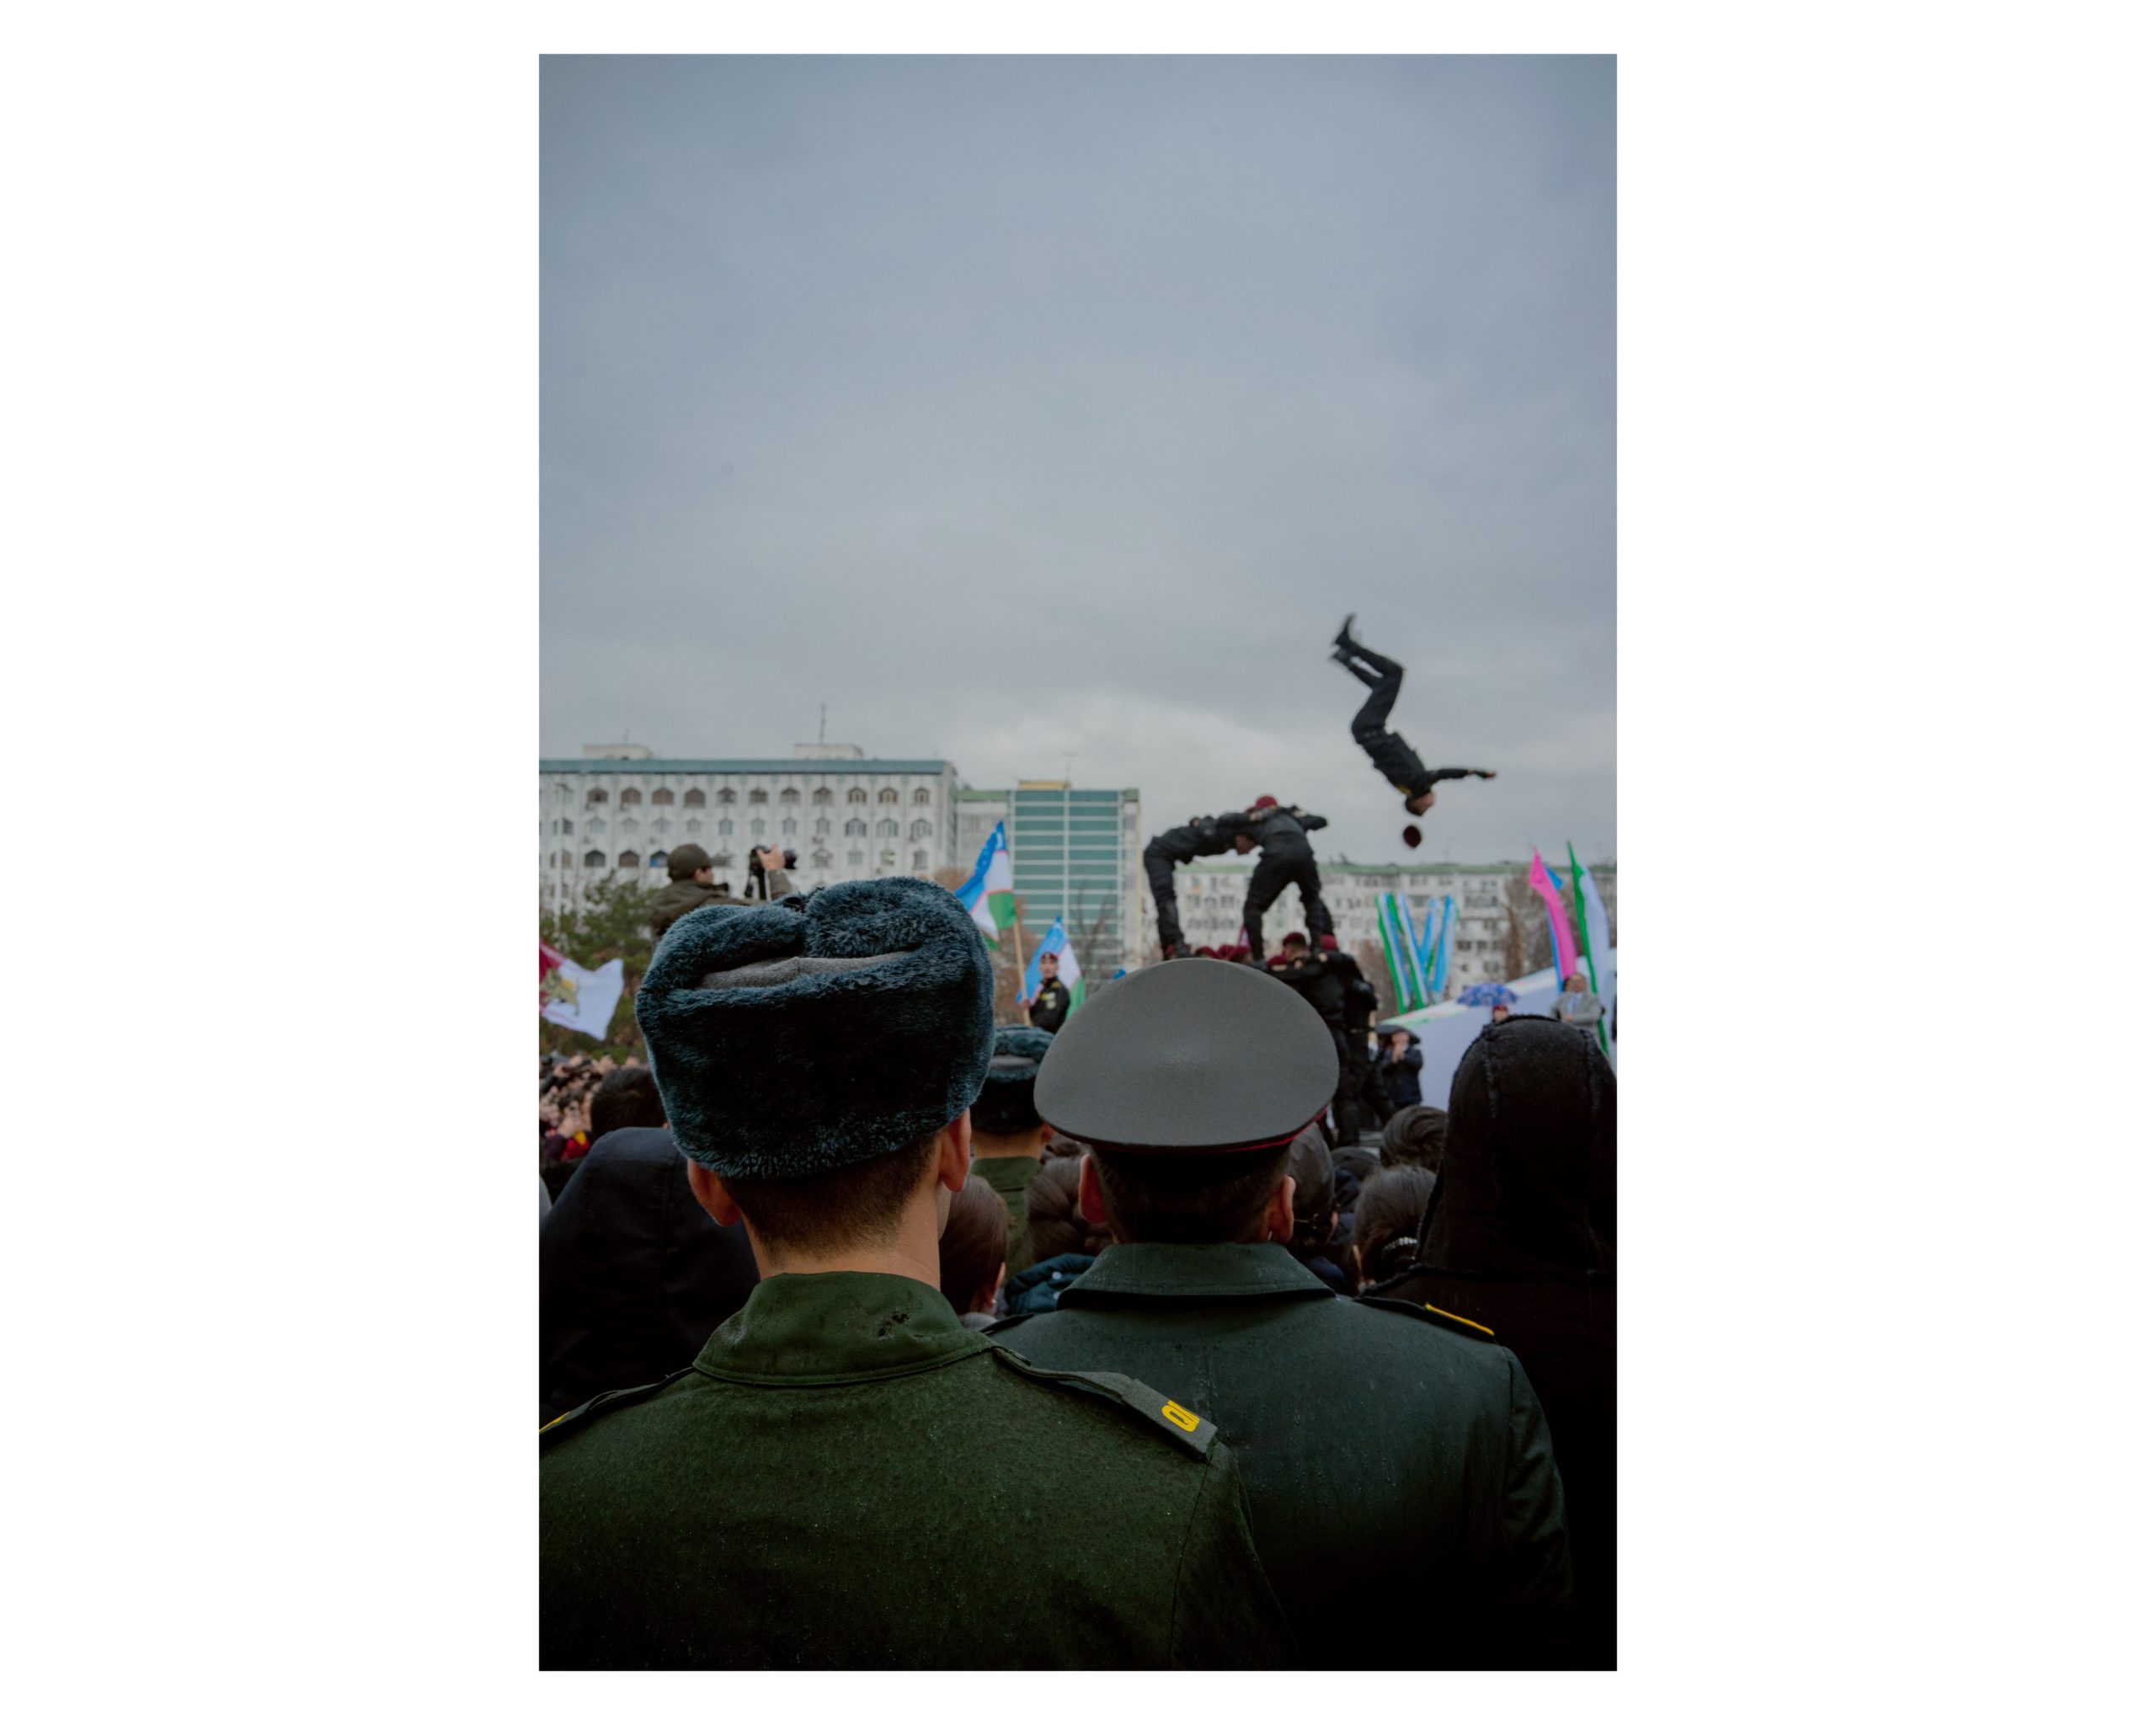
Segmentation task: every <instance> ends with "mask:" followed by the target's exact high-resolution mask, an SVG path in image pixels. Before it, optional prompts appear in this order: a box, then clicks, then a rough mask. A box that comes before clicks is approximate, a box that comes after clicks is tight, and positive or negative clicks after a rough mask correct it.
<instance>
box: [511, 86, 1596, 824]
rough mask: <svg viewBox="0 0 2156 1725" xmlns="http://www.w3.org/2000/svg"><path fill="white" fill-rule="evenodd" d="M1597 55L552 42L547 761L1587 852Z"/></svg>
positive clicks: (547, 148)
mask: <svg viewBox="0 0 2156 1725" xmlns="http://www.w3.org/2000/svg"><path fill="white" fill-rule="evenodd" d="M1615 103H1616V89H1615V69H1614V61H1610V60H1608V59H1604V58H1592V59H1541V60H1493V59H1390V60H1385V59H1378V60H1364V59H1198V60H1187V59H1185V60H1177V59H1121V60H1118V59H1017V60H1006V59H974V60H942V59H906V60H889V59H885V60H873V59H861V60H851V59H833V60H785V59H746V58H744V59H686V58H684V59H609V60H590V59H558V58H557V59H550V60H548V61H546V62H544V66H543V69H542V110H541V128H542V138H541V152H542V167H541V200H542V231H541V250H542V269H541V290H542V307H541V309H542V377H541V389H542V411H541V444H542V449H541V461H542V574H541V630H542V675H541V691H542V693H541V713H540V745H541V749H542V753H545V754H548V755H574V754H575V753H576V752H577V751H578V750H579V748H580V746H581V745H583V744H584V743H586V742H595V741H600V740H609V739H619V738H620V737H621V736H622V734H624V733H625V732H626V733H627V734H628V735H629V736H631V737H632V738H633V739H634V740H637V741H638V742H641V743H644V744H647V745H650V746H652V747H653V748H655V749H657V750H659V751H660V752H661V753H664V754H672V755H689V756H784V755H787V754H788V753H790V752H791V749H792V745H793V744H794V743H796V742H797V741H808V740H813V739H814V737H815V735H816V726H817V706H818V703H819V702H828V703H829V706H830V720H829V725H828V732H827V734H828V735H829V737H830V739H831V740H834V741H845V742H853V743H858V744H860V745H862V747H863V748H864V749H866V750H867V752H868V753H870V754H872V755H883V756H938V757H942V758H945V759H947V760H950V761H953V762H955V763H956V764H957V766H958V771H959V772H960V773H961V775H963V777H964V778H965V780H966V781H967V782H969V783H971V784H973V785H975V786H1000V785H1006V784H1009V783H1011V782H1015V781H1016V780H1017V779H1019V778H1052V777H1064V776H1065V769H1066V766H1067V768H1068V771H1069V774H1070V777H1072V778H1073V779H1074V781H1075V782H1077V783H1079V784H1081V785H1098V786H1120V785H1135V786H1137V787H1138V788H1139V789H1140V791H1141V792H1142V793H1143V794H1144V798H1145V825H1146V829H1147V830H1148V831H1149V832H1150V831H1157V830H1160V829H1161V827H1164V826H1166V825H1172V824H1173V823H1174V822H1176V821H1177V820H1182V818H1184V817H1185V816H1187V815H1188V814H1192V813H1193V812H1195V811H1197V810H1199V809H1205V810H1215V809H1225V808H1229V807H1235V806H1240V805H1241V804H1245V803H1246V802H1248V801H1249V800H1251V798H1254V797H1256V796H1257V795H1259V794H1260V793H1272V794H1273V795H1275V796H1278V797H1279V798H1281V799H1282V800H1283V801H1294V802H1299V803H1301V804H1303V805H1304V806H1305V808H1310V809H1317V810H1319V811H1321V812H1322V813H1324V814H1327V815H1329V816H1330V817H1331V821H1332V828H1331V830H1330V831H1329V832H1327V833H1325V834H1323V835H1321V836H1320V854H1321V856H1326V857H1330V856H1331V855H1333V854H1335V853H1337V852H1342V851H1344V852H1347V854H1348V855H1350V856H1353V857H1355V858H1357V859H1358V860H1368V861H1386V860H1396V859H1401V858H1404V857H1406V856H1408V855H1409V854H1411V853H1410V852H1408V851H1407V850H1406V846H1404V845H1403V844H1402V842H1401V826H1402V825H1404V824H1405V822H1406V819H1407V817H1406V814H1405V812H1404V811H1403V810H1402V809H1401V799H1400V798H1399V795H1398V794H1397V793H1396V792H1394V791H1393V790H1391V789H1390V788H1389V787H1388V786H1387V785H1386V784H1385V782H1384V781H1383V780H1382V779H1380V777H1379V776H1378V774H1377V773H1376V772H1375V771H1374V770H1373V769H1372V767H1371V766H1370V765H1369V761H1368V760H1367V759H1366V758H1365V757H1364V755H1363V754H1362V753H1361V751H1360V750H1358V749H1357V748H1356V746H1355V745H1354V742H1353V740H1352V739H1351V738H1350V737H1349V735H1348V720H1349V718H1350V717H1351V715H1352V714H1353V712H1354V710H1355V708H1356V707H1357V706H1358V704H1359V703H1360V702H1361V700H1362V697H1363V694H1364V691H1363V689H1362V687H1361V686H1360V685H1359V684H1358V683H1356V682H1355V681H1353V678H1351V677H1350V676H1348V673H1347V672H1346V671H1345V670H1342V669H1341V668H1340V667H1339V666H1337V665H1334V664H1332V663H1331V661H1330V660H1328V659H1327V657H1326V653H1327V645H1328V642H1329V640H1330V638H1331V635H1332V633H1333V631H1334V630H1335V629H1336V628H1337V627H1338V626H1339V623H1340V620H1341V617H1342V614H1343V613H1345V612H1346V611H1350V610H1353V611H1355V612H1357V613H1358V619H1359V621H1358V630H1359V632H1360V633H1362V634H1363V635H1364V638H1365V639H1367V640H1368V641H1369V642H1370V643H1371V644H1373V645H1374V646H1377V647H1379V648H1380V649H1382V650H1384V651H1385V652H1387V653H1390V654H1391V655H1392V656H1393V657H1395V658H1397V659H1399V660H1402V661H1404V662H1405V663H1406V666H1407V672H1408V675H1407V681H1406V690H1405V692H1404V693H1403V694H1402V696H1401V700H1400V702H1399V705H1398V707H1397V708H1396V709H1395V713H1394V718H1393V725H1394V728H1395V729H1398V730H1400V731H1401V733H1402V734H1405V735H1406V738H1407V740H1409V742H1411V743H1412V745H1414V746H1415V747H1416V749H1417V750H1418V751H1419V752H1420V753H1421V754H1422V757H1423V759H1424V760H1425V761H1427V762H1428V763H1429V764H1431V765H1432V766H1438V765H1460V766H1487V767H1492V768H1495V769H1497V772H1499V773H1500V774H1501V777H1499V778H1498V779H1497V780H1496V781H1495V782H1491V783H1483V782H1469V783H1467V784H1465V785H1460V786H1454V785H1447V786H1444V787H1442V788H1440V789H1439V791H1438V804H1437V807H1436V808H1435V809H1433V811H1432V813H1431V814H1430V815H1429V816H1428V817H1426V818H1425V819H1424V820H1423V821H1422V826H1423V829H1424V832H1425V835H1426V836H1427V838H1428V841H1429V842H1428V845H1426V846H1425V848H1424V850H1423V852H1422V853H1421V854H1422V855H1423V856H1431V855H1437V856H1449V857H1453V858H1454V859H1456V860H1460V861H1485V860H1492V859H1495V858H1497V857H1521V856H1524V854H1525V853H1526V850H1527V846H1528V845H1529V843H1530V842H1536V843H1540V845H1541V846H1543V848H1544V850H1545V852H1548V851H1550V850H1551V849H1552V848H1553V847H1554V848H1555V849H1556V850H1557V851H1558V852H1560V853H1561V852H1562V849H1563V846H1564V843H1565V841H1566V839H1567V838H1571V839H1572V840H1574V841H1577V844H1578V846H1579V848H1580V854H1581V857H1582V860H1583V861H1584V860H1587V859H1588V857H1589V855H1590V854H1592V855H1593V856H1594V857H1604V856H1609V855H1614V846H1615V840H1616V770H1615V762H1616V640H1615V622H1616V590H1615V529H1616V519H1615V515H1616V511H1615V481H1616V473H1615V465H1616V449H1615V395H1616V352H1615V323H1616V304H1615V296H1616V287H1615V264H1616V258H1615V186H1616V180H1615V160H1614V158H1615V142H1616V140H1615Z"/></svg>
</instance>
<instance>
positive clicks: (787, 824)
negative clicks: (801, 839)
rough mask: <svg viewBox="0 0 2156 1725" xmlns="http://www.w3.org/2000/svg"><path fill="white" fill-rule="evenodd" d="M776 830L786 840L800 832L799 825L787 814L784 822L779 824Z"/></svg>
mask: <svg viewBox="0 0 2156 1725" xmlns="http://www.w3.org/2000/svg"><path fill="white" fill-rule="evenodd" d="M778 830H779V831H780V832H781V833H782V834H784V835H785V836H787V838H792V836H794V834H796V833H798V832H799V831H800V830H801V823H800V822H799V821H798V820H795V819H794V818H793V817H792V815H791V814H789V815H787V817H786V819H785V820H782V821H781V822H779V824H778Z"/></svg>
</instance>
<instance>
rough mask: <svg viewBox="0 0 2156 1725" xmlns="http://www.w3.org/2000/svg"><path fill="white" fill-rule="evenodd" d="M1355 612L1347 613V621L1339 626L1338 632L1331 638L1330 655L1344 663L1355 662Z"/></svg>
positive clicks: (1350, 663)
mask: <svg viewBox="0 0 2156 1725" xmlns="http://www.w3.org/2000/svg"><path fill="white" fill-rule="evenodd" d="M1354 628H1355V613H1354V612H1353V611H1349V612H1348V621H1347V622H1344V623H1342V624H1341V626H1340V633H1338V634H1337V635H1335V636H1334V637H1333V638H1332V657H1333V658H1334V659H1336V660H1338V661H1339V662H1340V663H1341V664H1342V665H1353V664H1354V662H1355V649H1356V646H1357V642H1356V640H1355V636H1354V633H1353V631H1354Z"/></svg>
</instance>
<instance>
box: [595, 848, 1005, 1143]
mask: <svg viewBox="0 0 2156 1725" xmlns="http://www.w3.org/2000/svg"><path fill="white" fill-rule="evenodd" d="M636 1012H637V1025H638V1028H639V1029H641V1030H642V1031H643V1037H644V1044H645V1046H646V1047H647V1048H648V1049H649V1050H650V1053H651V1066H652V1071H653V1072H654V1074H656V1075H657V1076H658V1079H659V1092H660V1094H661V1095H663V1096H664V1097H665V1099H666V1119H667V1124H669V1125H670V1126H671V1127H672V1128H673V1130H674V1137H675V1142H677V1143H678V1144H680V1146H681V1149H682V1151H683V1152H684V1153H685V1154H686V1155H687V1156H690V1157H691V1159H692V1160H694V1161H696V1162H702V1164H703V1165H704V1166H705V1167H707V1168H711V1169H712V1170H713V1171H715V1172H718V1174H720V1175H722V1176H728V1175H731V1176H734V1177H736V1178H747V1179H760V1180H790V1179H799V1178H805V1177H807V1176H809V1175H812V1174H828V1173H832V1172H835V1171H837V1170H838V1169H841V1168H846V1167H853V1166H854V1165H855V1164H856V1163H857V1162H868V1161H871V1160H873V1158H874V1157H877V1156H887V1155H889V1154H890V1153H891V1152H892V1151H898V1150H903V1149H905V1147H906V1146H908V1145H910V1144H918V1143H919V1142H920V1141H921V1140H922V1139H924V1138H926V1137H927V1136H929V1135H930V1134H931V1133H933V1132H936V1131H937V1130H940V1129H941V1128H942V1127H944V1126H947V1125H948V1124H950V1123H951V1122H952V1121H953V1120H955V1119H958V1116H959V1115H960V1114H963V1113H964V1112H965V1111H966V1110H967V1108H970V1107H971V1106H972V1105H973V1102H974V1097H977V1096H978V1095H979V1093H980V1088H981V1084H982V1081H983V1080H984V1079H985V1077H986V1076H987V1072H988V1063H989V1055H990V1049H991V1046H992V1044H993V1041H994V1037H995V978H994V973H993V972H992V970H991V969H990V964H989V956H988V948H987V947H986V946H985V944H984V943H982V940H981V937H980V931H979V929H978V928H976V927H974V921H973V919H972V917H970V916H968V915H967V914H966V911H965V910H964V907H963V906H962V905H960V904H959V903H958V899H957V897H956V895H953V893H952V892H951V891H950V890H949V889H947V888H944V887H939V886H936V885H934V884H931V883H930V882H927V881H925V880H910V879H882V880H851V881H846V882H842V883H841V884H839V885H836V886H830V887H825V888H824V889H821V890H819V891H817V892H814V893H811V894H809V895H807V896H806V897H805V898H804V897H803V896H802V895H798V894H796V895H792V896H791V897H788V898H784V899H781V900H776V902H774V903H772V904H769V905H707V906H706V907H705V908H704V909H702V910H700V911H691V912H690V913H689V914H688V915H687V916H684V917H683V918H681V920H680V921H678V922H676V923H675V925H674V926H673V927H671V928H670V929H669V930H668V931H667V932H666V935H665V937H664V939H663V940H661V941H660V942H659V948H658V950H657V951H656V952H655V953H653V954H652V960H651V969H650V970H649V971H648V972H647V973H646V974H645V976H644V979H643V986H642V987H640V988H639V989H638V991H637V1005H636Z"/></svg>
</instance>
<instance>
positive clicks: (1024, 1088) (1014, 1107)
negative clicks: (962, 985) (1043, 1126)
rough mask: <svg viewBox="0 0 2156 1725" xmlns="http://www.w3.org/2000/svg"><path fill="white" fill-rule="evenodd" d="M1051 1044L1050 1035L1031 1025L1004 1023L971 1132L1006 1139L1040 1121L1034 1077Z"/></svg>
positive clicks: (996, 1035) (990, 1062)
mask: <svg viewBox="0 0 2156 1725" xmlns="http://www.w3.org/2000/svg"><path fill="white" fill-rule="evenodd" d="M1054 1045H1055V1039H1054V1037H1053V1036H1050V1035H1049V1033H1048V1032H1047V1031H1045V1030H1036V1029H1034V1028H1033V1026H1032V1025H1030V1024H1006V1025H1005V1026H1004V1027H1003V1028H1001V1030H998V1031H997V1032H996V1033H995V1057H994V1058H993V1059H992V1060H990V1061H989V1063H988V1082H987V1083H986V1084H985V1085H984V1086H982V1087H981V1092H980V1099H979V1101H977V1102H976V1103H974V1131H976V1132H988V1133H992V1134H994V1135H995V1136H996V1137H998V1138H1007V1137H1009V1136H1010V1135H1011V1134H1013V1133H1016V1132H1030V1131H1032V1130H1033V1128H1034V1127H1036V1126H1038V1125H1039V1124H1040V1123H1041V1117H1040V1115H1039V1114H1038V1113H1037V1112H1036V1111H1035V1109H1034V1108H1033V1080H1034V1079H1035V1078H1037V1077H1038V1076H1040V1070H1041V1056H1042V1055H1044V1054H1046V1053H1047V1052H1048V1051H1049V1049H1051V1048H1053V1047H1054Z"/></svg>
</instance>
